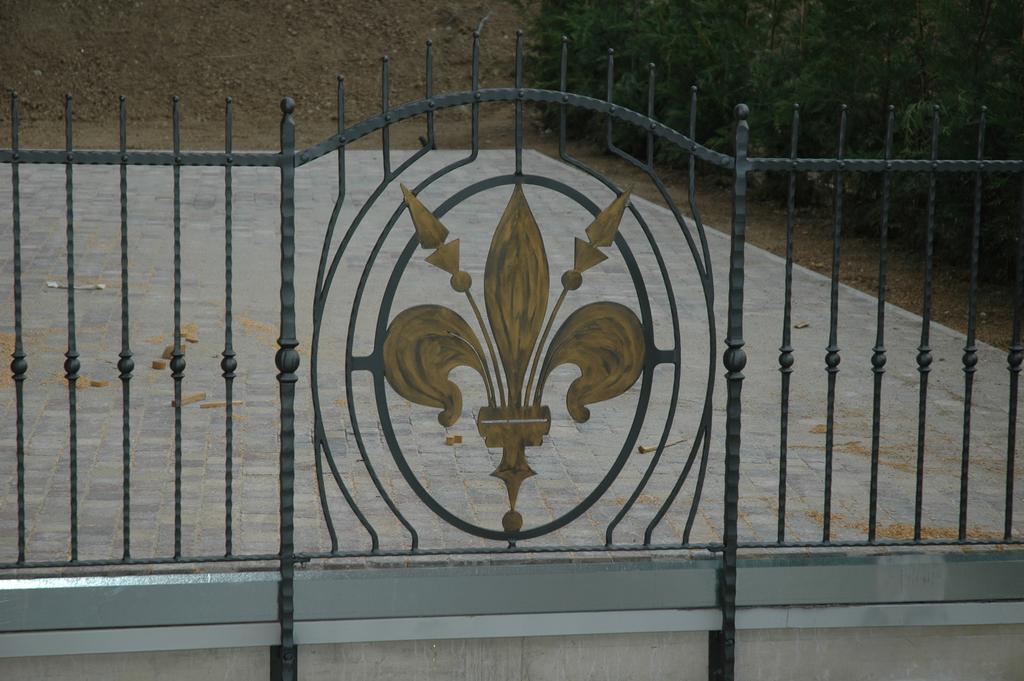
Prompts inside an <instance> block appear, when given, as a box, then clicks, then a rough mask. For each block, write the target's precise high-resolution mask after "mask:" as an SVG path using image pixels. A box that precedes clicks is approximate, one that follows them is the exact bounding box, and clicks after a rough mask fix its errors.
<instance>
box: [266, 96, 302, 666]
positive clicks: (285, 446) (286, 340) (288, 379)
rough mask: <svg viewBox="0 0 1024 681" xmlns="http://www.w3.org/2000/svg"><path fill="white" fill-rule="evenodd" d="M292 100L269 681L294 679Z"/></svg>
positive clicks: (285, 124) (284, 162)
mask: <svg viewBox="0 0 1024 681" xmlns="http://www.w3.org/2000/svg"><path fill="white" fill-rule="evenodd" d="M293 111H295V102H294V101H293V100H292V99H291V98H290V97H285V98H284V99H282V100H281V113H282V114H283V115H282V118H281V160H280V162H281V335H280V337H279V338H278V339H277V345H278V348H279V349H278V351H277V356H276V357H275V362H276V364H277V370H278V372H279V373H278V374H277V382H278V386H279V388H280V396H281V456H280V464H279V472H280V503H281V510H280V512H281V516H280V527H281V530H280V532H281V548H280V551H279V554H278V558H279V560H280V563H281V566H280V571H281V581H280V583H279V585H278V596H277V608H278V618H279V620H280V623H281V645H280V646H278V647H275V648H274V649H273V650H272V651H271V658H270V661H271V672H270V673H271V678H272V680H273V681H294V680H295V679H296V677H297V674H296V667H297V665H296V652H297V651H296V649H295V638H294V617H295V607H294V579H295V538H294V529H295V519H294V515H295V382H296V381H297V380H298V377H297V376H296V373H295V372H296V371H297V370H298V368H299V353H298V351H297V350H296V349H295V348H296V347H297V346H298V344H299V341H298V339H296V337H295V119H293V118H292V112H293Z"/></svg>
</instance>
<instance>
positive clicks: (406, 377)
mask: <svg viewBox="0 0 1024 681" xmlns="http://www.w3.org/2000/svg"><path fill="white" fill-rule="evenodd" d="M402 193H403V194H404V195H405V201H406V204H407V205H408V206H409V213H410V215H411V217H412V221H413V225H414V226H415V228H416V237H417V240H418V241H419V243H420V246H422V247H423V248H426V249H432V252H431V253H430V255H428V256H427V258H426V260H427V262H429V263H430V264H432V265H434V266H435V267H438V268H440V269H442V270H444V271H445V272H447V273H448V274H450V275H451V287H452V288H453V289H454V290H455V291H457V292H459V293H464V294H465V295H466V298H467V299H468V301H469V305H470V307H471V308H472V310H473V314H474V316H475V317H476V322H477V325H478V327H479V330H480V333H481V335H482V336H483V338H484V343H485V345H486V351H485V350H484V347H483V345H481V343H480V340H479V337H478V336H477V334H476V333H475V332H474V330H473V328H472V327H471V326H470V324H469V323H468V322H467V321H466V320H465V319H463V317H462V316H461V315H459V314H458V313H457V312H455V311H453V310H451V309H449V308H447V307H444V306H442V305H417V306H414V307H410V308H408V309H406V310H403V311H402V312H400V313H399V314H398V315H396V316H395V318H394V319H393V320H392V321H391V324H390V326H389V327H388V330H387V333H386V335H385V338H384V349H383V359H384V376H385V378H386V379H387V382H388V383H389V384H390V385H391V387H392V388H394V390H395V391H396V392H397V393H398V394H399V395H401V396H402V397H404V398H406V399H407V400H409V401H411V402H415V403H417V404H422V405H425V406H428V407H437V408H439V409H441V413H440V414H439V415H438V417H437V420H438V422H440V424H441V425H443V426H445V427H448V426H452V425H454V424H455V422H456V421H457V420H458V418H459V416H460V415H461V413H462V392H461V391H460V390H459V388H458V386H456V385H455V383H453V382H452V381H450V380H449V379H448V375H449V374H450V373H451V371H452V370H453V369H454V368H455V367H457V366H466V367H469V368H471V369H474V370H475V371H476V372H477V373H478V374H480V377H481V379H482V380H483V384H484V389H485V391H486V393H487V406H485V407H480V409H479V410H478V412H477V430H478V431H479V433H480V435H481V437H483V439H484V442H485V443H486V445H487V446H488V447H500V448H501V450H502V454H501V461H500V462H499V463H498V465H497V468H496V469H495V470H494V472H493V473H491V475H493V476H494V477H496V478H499V479H500V480H501V481H502V482H504V483H505V488H506V490H507V492H508V503H509V510H508V511H507V512H506V513H505V514H504V516H503V517H502V519H501V524H502V527H503V528H504V530H505V531H506V532H509V533H515V532H518V531H519V530H520V529H521V528H522V526H523V517H522V515H521V514H520V513H519V512H518V511H517V510H516V500H517V498H518V496H519V488H520V487H521V486H522V484H523V481H524V480H526V478H529V477H530V476H532V475H536V472H535V471H534V470H533V469H532V468H530V464H529V462H528V461H527V459H526V447H536V446H539V445H541V444H542V442H543V439H544V436H545V435H547V434H548V432H549V430H550V429H551V410H550V409H549V408H548V407H547V406H545V405H543V404H542V397H543V394H544V386H545V383H546V381H547V379H548V377H549V376H550V375H551V372H552V371H554V370H555V368H556V367H558V366H561V365H563V364H574V365H576V366H577V367H578V368H579V370H580V376H579V378H577V379H576V380H574V381H573V382H572V384H571V385H570V386H569V391H568V394H567V396H566V407H567V408H568V411H569V415H570V416H571V417H572V419H573V420H574V421H576V422H577V423H582V422H584V421H586V420H587V419H589V418H590V411H589V410H588V409H587V406H586V405H588V404H593V403H595V402H600V401H603V400H608V399H611V398H613V397H617V396H618V395H621V394H622V393H624V392H625V391H626V390H628V389H629V388H630V387H631V386H632V385H633V384H634V383H635V382H636V380H637V379H638V378H639V377H640V373H641V371H642V370H643V364H644V351H645V343H644V332H643V327H642V326H641V323H640V320H639V319H638V318H637V316H636V314H635V313H634V312H633V311H632V310H630V309H629V308H628V307H626V306H624V305H620V304H618V303H611V302H598V303H590V304H587V305H583V306H582V307H580V308H578V309H576V310H575V311H574V312H572V313H571V314H570V315H569V316H568V317H567V318H566V319H565V320H564V321H563V322H562V324H561V326H559V328H558V330H557V331H556V332H555V335H554V337H552V339H551V343H550V344H548V345H547V347H546V351H545V343H546V341H547V339H548V336H549V334H550V332H551V328H552V326H553V325H554V323H555V320H556V317H557V315H558V311H559V309H560V308H561V306H562V303H563V302H564V301H565V298H566V296H567V295H568V293H569V292H570V291H575V290H576V289H578V288H579V287H580V286H581V285H582V284H583V273H584V272H586V271H587V270H589V269H590V268H592V267H594V266H595V265H597V264H599V263H601V262H602V261H604V260H605V259H607V257H608V256H607V255H605V253H604V252H603V251H602V250H601V249H603V248H607V247H608V246H611V244H612V242H613V240H614V239H615V234H616V233H617V232H618V229H619V223H620V222H621V221H622V215H623V212H624V211H625V209H626V206H627V204H628V202H629V195H630V192H629V190H627V191H625V192H623V193H622V194H620V195H619V196H618V198H616V199H615V200H614V201H613V202H612V203H611V205H609V206H608V207H607V208H605V209H604V210H603V211H601V213H600V214H598V215H597V217H596V218H594V221H593V222H592V223H591V224H590V226H588V227H587V230H586V234H587V240H586V241H584V240H583V239H580V238H579V237H576V240H575V245H574V246H575V250H574V258H573V267H572V269H569V270H567V271H566V272H565V273H564V274H563V275H562V280H561V283H562V292H561V294H560V295H559V296H558V299H557V300H556V301H555V304H554V306H553V307H552V309H551V313H550V315H547V307H548V294H549V277H548V260H547V254H546V252H545V250H544V240H543V238H542V237H541V233H540V229H539V228H538V226H537V221H536V219H535V218H534V216H533V212H532V211H531V210H530V206H529V204H528V203H527V201H526V195H525V194H524V193H523V189H522V186H521V185H519V184H517V185H516V186H515V188H514V189H513V191H512V198H511V199H510V200H509V202H508V205H507V206H506V207H505V212H504V214H503V215H502V216H501V220H500V221H499V222H498V226H497V228H496V229H495V231H494V236H493V237H492V239H491V246H490V249H489V251H488V254H487V263H486V265H485V268H484V305H485V307H486V310H487V320H488V322H489V324H485V323H484V318H483V315H482V314H481V312H480V307H479V306H478V305H477V303H476V299H475V298H474V296H473V292H472V286H473V279H472V277H470V275H469V273H467V272H465V271H464V270H462V269H460V261H459V240H458V239H454V240H452V241H448V229H447V228H446V227H445V226H444V225H443V224H442V223H441V221H440V220H439V219H438V218H437V217H435V216H434V214H433V213H431V212H430V210H428V209H427V207H426V206H424V205H423V203H422V202H420V200H419V199H418V198H416V196H414V195H413V193H412V192H411V191H409V189H408V188H406V187H405V186H404V185H402ZM545 317H546V318H547V322H546V323H545ZM538 338H539V341H538ZM488 358H490V361H488ZM538 366H539V368H540V372H539V375H538ZM503 376H504V380H503ZM535 378H536V379H537V381H536V384H534V379H535Z"/></svg>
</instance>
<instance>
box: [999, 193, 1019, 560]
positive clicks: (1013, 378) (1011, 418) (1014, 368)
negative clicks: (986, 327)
mask: <svg viewBox="0 0 1024 681" xmlns="http://www.w3.org/2000/svg"><path fill="white" fill-rule="evenodd" d="M1020 194H1021V199H1020V215H1019V216H1018V218H1017V263H1016V272H1015V274H1016V277H1015V282H1014V287H1013V336H1012V338H1011V340H1010V349H1009V352H1008V353H1007V356H1006V363H1007V369H1008V370H1009V372H1010V404H1009V413H1008V415H1007V427H1006V515H1005V518H1004V520H1003V539H1006V540H1009V539H1010V538H1011V537H1012V536H1013V475H1014V471H1013V467H1014V458H1015V456H1016V452H1017V392H1018V387H1019V381H1020V366H1021V361H1022V360H1024V348H1022V347H1021V343H1020V312H1021V310H1020V308H1021V297H1022V293H1024V176H1021V192H1020Z"/></svg>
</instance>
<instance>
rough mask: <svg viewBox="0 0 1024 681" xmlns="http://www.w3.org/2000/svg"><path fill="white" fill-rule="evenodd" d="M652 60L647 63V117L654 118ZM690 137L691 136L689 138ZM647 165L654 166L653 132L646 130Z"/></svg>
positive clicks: (653, 71)
mask: <svg viewBox="0 0 1024 681" xmlns="http://www.w3.org/2000/svg"><path fill="white" fill-rule="evenodd" d="M654 76H655V66H654V62H651V63H650V64H648V65H647V117H648V118H650V119H651V120H653V119H654ZM691 139H692V138H691ZM647 167H648V168H653V167H654V132H653V131H652V130H648V131H647Z"/></svg>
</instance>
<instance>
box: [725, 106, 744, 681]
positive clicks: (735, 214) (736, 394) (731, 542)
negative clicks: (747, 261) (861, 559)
mask: <svg viewBox="0 0 1024 681" xmlns="http://www.w3.org/2000/svg"><path fill="white" fill-rule="evenodd" d="M748 115H749V109H748V108H747V106H746V105H745V104H739V105H737V106H736V167H735V171H734V184H733V194H732V239H731V242H730V248H729V311H728V331H727V335H726V338H725V344H726V350H725V353H724V356H723V358H722V363H723V364H724V366H725V370H726V374H725V380H726V391H727V401H726V416H725V514H724V515H725V537H724V538H725V547H724V553H723V569H722V576H721V578H720V589H721V594H720V599H721V607H722V630H721V634H720V640H719V641H718V643H719V646H718V649H719V653H718V655H719V660H718V662H719V664H720V670H721V674H722V676H721V678H722V679H724V681H732V680H733V678H734V673H735V669H734V666H735V661H736V547H737V543H738V540H739V537H738V532H737V523H738V520H739V508H738V506H739V486H740V436H741V434H742V428H741V424H740V416H741V413H742V406H741V403H740V395H741V391H742V390H743V368H744V367H745V366H746V364H747V355H746V353H745V352H744V351H743V345H744V342H743V283H744V276H743V265H744V253H745V239H746V229H747V172H748V165H749V162H748V161H747V143H748V141H749V138H750V127H749V125H748V123H747V116H748Z"/></svg>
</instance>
